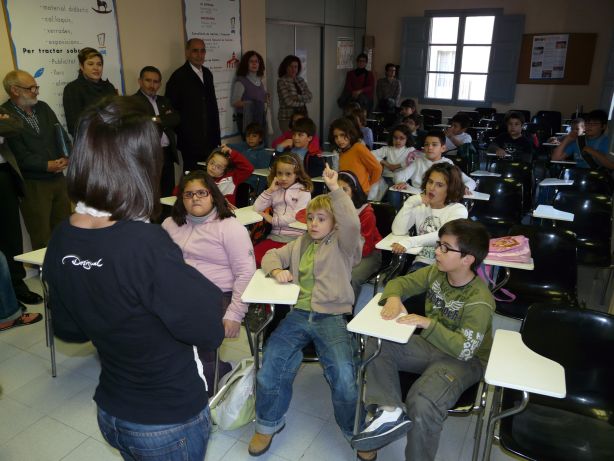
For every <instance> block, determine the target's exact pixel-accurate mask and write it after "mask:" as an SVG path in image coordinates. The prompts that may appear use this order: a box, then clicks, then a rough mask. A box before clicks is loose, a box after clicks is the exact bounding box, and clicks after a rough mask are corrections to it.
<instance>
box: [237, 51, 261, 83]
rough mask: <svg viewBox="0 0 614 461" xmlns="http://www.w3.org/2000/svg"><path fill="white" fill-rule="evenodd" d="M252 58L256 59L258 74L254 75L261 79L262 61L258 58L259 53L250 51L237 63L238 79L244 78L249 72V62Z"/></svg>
mask: <svg viewBox="0 0 614 461" xmlns="http://www.w3.org/2000/svg"><path fill="white" fill-rule="evenodd" d="M252 56H256V57H257V58H258V72H256V75H257V76H258V77H262V76H263V75H264V59H262V56H260V53H258V52H256V51H254V50H250V51H248V52H247V53H245V54H244V55H243V56H241V61H240V62H239V67H238V68H237V75H238V76H239V77H245V76H246V75H247V74H248V72H249V60H250V59H251V58H252Z"/></svg>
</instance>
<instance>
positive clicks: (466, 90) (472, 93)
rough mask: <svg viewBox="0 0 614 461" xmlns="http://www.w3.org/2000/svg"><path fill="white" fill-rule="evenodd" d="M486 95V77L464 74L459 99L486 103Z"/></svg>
mask: <svg viewBox="0 0 614 461" xmlns="http://www.w3.org/2000/svg"><path fill="white" fill-rule="evenodd" d="M485 94H486V75H476V74H462V75H461V76H460V83H459V87H458V99H460V100H464V101H484V95H485Z"/></svg>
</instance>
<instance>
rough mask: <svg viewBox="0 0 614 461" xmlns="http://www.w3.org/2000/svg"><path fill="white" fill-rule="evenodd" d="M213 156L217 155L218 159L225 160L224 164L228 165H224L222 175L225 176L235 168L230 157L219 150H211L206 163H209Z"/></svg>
mask: <svg viewBox="0 0 614 461" xmlns="http://www.w3.org/2000/svg"><path fill="white" fill-rule="evenodd" d="M214 155H219V156H220V157H222V158H224V159H226V162H227V163H228V165H226V168H224V173H223V174H226V173H227V172H228V171H230V170H232V169H233V168H234V167H235V166H234V163H232V160H231V159H230V155H229V154H227V153H225V152H222V151H221V149H213V151H212V152H211V153H210V154H209V157H207V163H209V162H210V161H211V159H212V158H213V156H214Z"/></svg>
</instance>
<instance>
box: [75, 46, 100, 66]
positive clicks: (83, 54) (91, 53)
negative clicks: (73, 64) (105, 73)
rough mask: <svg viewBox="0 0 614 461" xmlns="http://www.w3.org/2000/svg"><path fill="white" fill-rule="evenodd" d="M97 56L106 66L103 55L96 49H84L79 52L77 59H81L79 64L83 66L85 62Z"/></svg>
mask: <svg viewBox="0 0 614 461" xmlns="http://www.w3.org/2000/svg"><path fill="white" fill-rule="evenodd" d="M96 56H98V57H99V58H100V60H101V61H102V63H103V64H104V58H103V57H102V54H100V51H98V50H97V49H96V48H90V47H86V48H82V49H81V51H79V54H78V55H77V58H78V59H79V64H81V65H83V64H84V63H85V61H87V60H88V59H91V58H94V57H96Z"/></svg>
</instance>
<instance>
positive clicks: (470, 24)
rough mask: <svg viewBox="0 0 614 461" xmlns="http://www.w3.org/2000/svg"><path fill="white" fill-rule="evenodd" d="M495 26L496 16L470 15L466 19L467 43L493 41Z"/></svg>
mask: <svg viewBox="0 0 614 461" xmlns="http://www.w3.org/2000/svg"><path fill="white" fill-rule="evenodd" d="M494 27H495V17H494V16H469V17H467V18H466V20H465V39H464V40H463V43H464V44H465V45H481V44H488V45H490V44H491V43H492V31H493V28H494Z"/></svg>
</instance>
